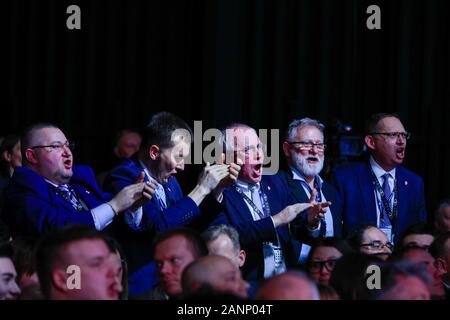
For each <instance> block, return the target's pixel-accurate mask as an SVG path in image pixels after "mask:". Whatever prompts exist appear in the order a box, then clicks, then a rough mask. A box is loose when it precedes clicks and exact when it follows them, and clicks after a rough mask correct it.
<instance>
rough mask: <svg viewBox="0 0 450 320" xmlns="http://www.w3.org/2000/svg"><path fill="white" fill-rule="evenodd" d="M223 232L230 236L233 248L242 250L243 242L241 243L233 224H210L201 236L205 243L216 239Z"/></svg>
mask: <svg viewBox="0 0 450 320" xmlns="http://www.w3.org/2000/svg"><path fill="white" fill-rule="evenodd" d="M222 234H223V235H226V236H227V237H228V238H230V240H231V243H232V244H233V249H234V250H235V251H236V252H239V251H240V250H241V244H240V243H239V234H238V232H237V231H236V229H235V228H233V227H232V226H228V225H225V224H219V225H215V226H210V227H209V228H208V229H206V230H205V231H204V232H203V233H202V234H201V237H202V239H203V241H205V243H208V242H210V241H214V240H216V239H217V238H218V237H220V236H221V235H222Z"/></svg>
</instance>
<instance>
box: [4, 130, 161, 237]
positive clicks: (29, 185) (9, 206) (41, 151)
mask: <svg viewBox="0 0 450 320" xmlns="http://www.w3.org/2000/svg"><path fill="white" fill-rule="evenodd" d="M72 149H73V144H71V143H70V142H68V141H67V138H66V136H65V135H64V133H63V132H62V131H61V130H60V129H59V128H58V127H56V126H54V125H52V124H49V123H38V124H35V125H32V126H30V127H29V128H27V129H26V130H25V131H24V133H23V135H22V138H21V152H22V159H23V160H22V162H23V166H22V167H18V168H16V170H15V172H14V174H13V176H12V178H11V182H10V184H9V186H8V187H7V189H6V190H5V194H4V195H5V211H4V212H5V217H4V218H5V221H6V224H7V225H8V227H9V229H10V230H11V233H12V235H13V236H17V235H26V236H40V235H41V234H43V233H47V232H49V231H50V230H53V229H57V228H61V227H63V226H65V225H69V224H84V225H89V226H91V227H92V228H95V229H97V230H103V229H105V228H106V227H107V226H108V225H109V224H110V223H111V222H112V221H113V219H114V218H115V217H116V216H117V215H118V214H119V213H120V212H126V211H127V212H128V211H130V210H131V211H133V212H135V211H138V210H141V208H140V207H141V206H142V204H143V203H145V202H146V201H148V200H150V199H151V197H152V195H153V194H154V192H155V185H154V184H151V183H136V184H133V185H131V186H129V187H127V188H125V189H124V190H123V191H121V192H120V193H118V194H117V195H116V196H115V197H114V198H112V197H111V196H110V195H109V194H106V193H104V192H102V191H101V190H100V188H99V187H98V185H97V183H96V181H95V177H94V173H93V171H92V169H91V168H90V167H88V166H74V164H73V155H72Z"/></svg>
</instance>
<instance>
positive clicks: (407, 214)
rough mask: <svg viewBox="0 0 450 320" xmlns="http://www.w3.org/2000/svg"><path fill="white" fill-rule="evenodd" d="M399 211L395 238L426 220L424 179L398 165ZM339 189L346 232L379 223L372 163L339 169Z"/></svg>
mask: <svg viewBox="0 0 450 320" xmlns="http://www.w3.org/2000/svg"><path fill="white" fill-rule="evenodd" d="M395 175H396V179H397V185H398V198H397V199H398V212H397V219H396V224H395V226H394V230H393V233H394V241H397V240H399V238H400V236H401V235H402V234H403V232H404V231H405V230H406V228H408V227H409V226H411V225H413V224H416V223H422V222H425V221H426V217H427V213H426V211H425V196H424V187H423V181H422V178H421V177H419V176H418V175H416V174H415V173H413V172H411V171H409V170H407V169H406V168H404V167H401V166H399V167H397V169H396V174H395ZM331 182H332V184H333V185H334V186H335V188H336V189H337V190H338V193H339V199H340V200H341V201H342V203H341V204H342V208H343V215H342V217H343V222H344V223H343V231H344V235H349V234H351V233H352V232H353V231H354V230H355V229H356V228H358V227H359V226H361V225H364V224H373V225H377V211H376V203H375V202H376V201H375V189H374V186H373V182H372V174H371V168H370V164H369V162H365V163H354V164H349V165H344V166H342V167H340V168H337V169H336V170H335V171H334V172H333V174H332V179H331Z"/></svg>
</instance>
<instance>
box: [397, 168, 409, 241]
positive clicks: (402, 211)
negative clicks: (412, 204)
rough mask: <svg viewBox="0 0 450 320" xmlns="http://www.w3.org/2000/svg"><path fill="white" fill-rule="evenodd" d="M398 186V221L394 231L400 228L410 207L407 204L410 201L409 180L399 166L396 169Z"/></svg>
mask: <svg viewBox="0 0 450 320" xmlns="http://www.w3.org/2000/svg"><path fill="white" fill-rule="evenodd" d="M395 175H396V178H397V186H398V199H397V203H398V206H397V208H398V209H397V210H398V211H397V221H396V225H395V229H396V230H394V232H395V233H396V232H397V230H398V226H399V225H401V224H402V220H403V218H404V217H406V215H407V211H408V208H407V206H406V204H407V203H408V181H407V180H406V178H405V175H404V174H403V171H402V168H401V167H397V170H396V174H395Z"/></svg>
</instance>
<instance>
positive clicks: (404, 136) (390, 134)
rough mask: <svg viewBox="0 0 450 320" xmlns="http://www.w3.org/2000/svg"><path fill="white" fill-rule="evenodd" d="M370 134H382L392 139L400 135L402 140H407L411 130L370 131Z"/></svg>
mask: <svg viewBox="0 0 450 320" xmlns="http://www.w3.org/2000/svg"><path fill="white" fill-rule="evenodd" d="M371 135H382V136H385V137H387V138H388V139H392V140H397V139H398V138H400V137H401V138H402V139H403V140H409V139H410V138H411V132H372V133H371Z"/></svg>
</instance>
